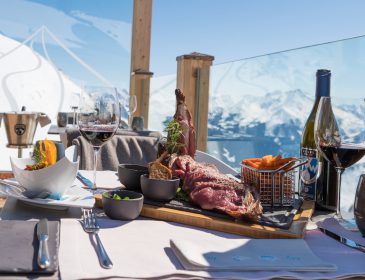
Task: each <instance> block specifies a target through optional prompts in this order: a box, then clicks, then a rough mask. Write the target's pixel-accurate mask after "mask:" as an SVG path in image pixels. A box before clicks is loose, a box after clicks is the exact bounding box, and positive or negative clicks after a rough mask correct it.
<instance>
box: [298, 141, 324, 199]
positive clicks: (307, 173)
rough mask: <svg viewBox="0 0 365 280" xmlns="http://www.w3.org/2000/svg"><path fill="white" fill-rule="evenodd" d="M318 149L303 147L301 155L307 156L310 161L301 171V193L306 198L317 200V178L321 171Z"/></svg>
mask: <svg viewBox="0 0 365 280" xmlns="http://www.w3.org/2000/svg"><path fill="white" fill-rule="evenodd" d="M317 155H318V154H317V150H315V149H308V148H302V150H301V156H302V157H306V158H307V159H308V162H307V163H306V164H305V165H303V167H302V169H301V171H300V186H301V187H300V194H301V196H302V197H303V198H304V199H306V200H314V201H315V200H316V190H317V179H318V177H319V175H320V174H318V172H319V161H318V158H317Z"/></svg>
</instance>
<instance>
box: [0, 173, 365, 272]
mask: <svg viewBox="0 0 365 280" xmlns="http://www.w3.org/2000/svg"><path fill="white" fill-rule="evenodd" d="M80 172H81V173H82V175H83V176H85V177H89V178H92V172H91V171H80ZM9 176H11V173H4V172H0V178H5V177H9ZM97 178H98V180H99V181H97V184H98V186H100V189H101V190H107V189H115V188H120V187H123V186H122V185H121V183H120V182H119V181H118V178H117V175H116V173H115V172H114V171H98V174H97ZM75 184H81V182H80V181H78V180H75ZM80 186H82V184H81V185H80ZM0 209H1V213H0V218H1V220H3V221H22V222H24V223H27V222H30V221H38V220H39V219H41V218H48V220H50V221H58V222H59V225H60V236H59V248H58V271H57V272H56V273H55V274H52V275H36V276H35V275H26V274H25V275H24V274H12V275H1V274H0V279H1V278H2V279H34V277H36V278H37V279H350V278H352V279H359V278H365V265H364V264H365V254H364V253H363V252H361V251H358V250H354V249H352V248H349V247H347V246H345V245H343V244H341V243H339V242H338V241H336V240H334V239H332V238H330V237H328V236H326V235H325V234H323V233H322V232H321V231H320V230H319V229H318V228H317V224H316V223H317V221H320V220H324V219H330V217H329V216H328V215H321V216H320V215H318V214H317V215H316V216H315V217H314V218H313V219H312V220H311V221H309V223H308V225H307V229H306V234H305V237H304V241H305V243H306V244H307V245H308V247H309V248H310V250H311V251H312V252H313V253H314V254H315V255H316V256H318V257H319V258H320V259H322V260H323V261H325V262H328V263H330V264H333V265H335V266H336V267H337V269H336V270H335V271H331V272H312V271H307V272H294V271H285V270H278V271H268V270H267V271H265V270H261V271H231V270H227V271H224V270H222V271H219V270H216V271H209V270H187V269H185V268H184V267H183V265H182V264H181V262H180V261H179V258H178V257H177V256H176V255H175V253H174V251H173V250H172V248H171V240H182V241H184V242H190V243H191V244H196V243H199V242H202V241H204V244H225V243H227V242H240V241H241V240H244V239H250V238H249V237H244V236H239V235H235V234H229V233H224V232H218V231H214V230H209V229H202V228H198V227H193V226H187V225H182V224H178V223H174V222H168V221H160V220H155V219H150V218H145V217H139V218H137V219H135V220H132V221H123V220H112V219H110V218H108V217H107V216H106V215H105V213H104V212H103V210H102V209H97V219H98V221H99V224H100V231H99V236H100V239H101V240H102V242H103V244H104V247H105V249H106V251H107V253H108V255H109V257H110V259H111V260H112V262H113V264H114V266H113V268H111V269H104V268H102V267H101V266H100V264H99V261H98V258H97V254H96V249H95V241H94V240H93V239H92V238H91V236H90V235H89V234H87V233H86V232H85V231H84V230H83V228H82V225H81V223H80V221H81V216H82V211H81V210H82V209H80V208H74V207H72V208H67V209H66V210H54V209H44V208H40V207H37V206H35V205H27V204H25V203H23V202H21V201H18V200H17V199H14V198H10V197H9V198H1V199H0ZM352 234H355V235H359V233H352ZM357 237H358V238H360V237H359V236H357ZM14 238H15V237H14ZM0 242H1V240H0ZM208 247H209V245H208ZM283 250H289V251H290V250H291V248H290V247H285V248H283ZM1 254H6V252H1ZM0 262H1V259H0Z"/></svg>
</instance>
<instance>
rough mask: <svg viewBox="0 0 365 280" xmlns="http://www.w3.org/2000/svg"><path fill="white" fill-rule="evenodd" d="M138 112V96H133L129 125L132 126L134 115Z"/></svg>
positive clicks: (130, 102) (130, 104)
mask: <svg viewBox="0 0 365 280" xmlns="http://www.w3.org/2000/svg"><path fill="white" fill-rule="evenodd" d="M136 111H137V96H136V95H131V97H130V99H129V121H128V124H129V126H131V124H132V119H133V114H134V113H135V112H136Z"/></svg>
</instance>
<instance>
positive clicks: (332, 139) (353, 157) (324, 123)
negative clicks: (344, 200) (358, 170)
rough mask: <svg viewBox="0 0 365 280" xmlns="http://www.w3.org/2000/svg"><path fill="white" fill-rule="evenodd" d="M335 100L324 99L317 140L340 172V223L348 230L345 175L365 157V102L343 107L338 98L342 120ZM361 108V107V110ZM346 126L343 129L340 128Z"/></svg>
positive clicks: (338, 183)
mask: <svg viewBox="0 0 365 280" xmlns="http://www.w3.org/2000/svg"><path fill="white" fill-rule="evenodd" d="M331 101H333V98H331V97H321V100H320V103H319V106H318V110H317V115H316V120H315V125H314V138H315V142H316V146H317V149H318V150H319V151H320V152H321V154H322V155H323V157H324V158H325V159H326V160H327V161H328V162H330V164H332V165H333V166H334V167H335V169H336V172H337V181H336V185H335V186H329V187H331V188H336V189H335V191H336V195H337V198H336V215H335V217H336V218H337V219H338V221H339V222H340V223H341V224H342V225H343V226H345V227H347V228H348V227H349V226H350V225H349V223H348V222H347V221H346V220H344V219H343V218H342V215H341V208H340V195H341V176H342V173H343V172H344V171H345V169H346V168H348V167H350V166H352V165H353V164H355V163H356V162H358V161H359V160H360V159H361V158H362V157H363V156H364V155H365V143H364V141H363V140H364V139H363V135H364V127H363V125H364V122H363V114H364V111H363V108H361V107H363V105H364V100H363V99H361V100H360V99H356V101H357V102H356V104H352V105H347V107H346V104H339V103H338V102H339V100H338V99H337V100H336V101H337V102H336V103H335V106H334V108H336V110H337V112H338V117H339V118H338V120H339V121H340V122H337V120H336V117H335V115H334V113H333V110H332V106H333V104H332V102H331ZM360 106H361V107H360ZM338 123H340V124H341V125H342V128H343V129H342V130H340V127H339V126H338Z"/></svg>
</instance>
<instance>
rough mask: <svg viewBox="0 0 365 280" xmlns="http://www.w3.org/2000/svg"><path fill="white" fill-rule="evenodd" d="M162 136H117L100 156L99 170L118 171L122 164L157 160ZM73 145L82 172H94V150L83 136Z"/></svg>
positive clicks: (73, 142)
mask: <svg viewBox="0 0 365 280" xmlns="http://www.w3.org/2000/svg"><path fill="white" fill-rule="evenodd" d="M160 137H161V134H160V133H158V132H157V133H156V132H154V133H153V134H151V133H150V134H149V135H147V136H142V135H140V134H138V133H134V134H132V135H128V134H127V135H121V134H120V133H119V134H116V135H114V137H113V138H112V139H111V140H110V141H108V142H107V143H105V144H104V145H103V146H102V147H101V149H100V151H99V154H98V160H97V170H115V171H116V170H117V169H118V164H120V163H133V164H140V165H146V164H147V163H149V162H151V161H153V160H155V159H156V158H157V151H158V143H159V140H160ZM72 144H73V145H76V146H77V149H78V154H79V156H80V166H79V168H80V169H82V170H92V169H93V168H94V163H93V148H92V146H91V145H90V144H89V143H88V142H87V140H86V139H85V138H83V137H82V136H78V137H77V138H75V139H73V140H72Z"/></svg>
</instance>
